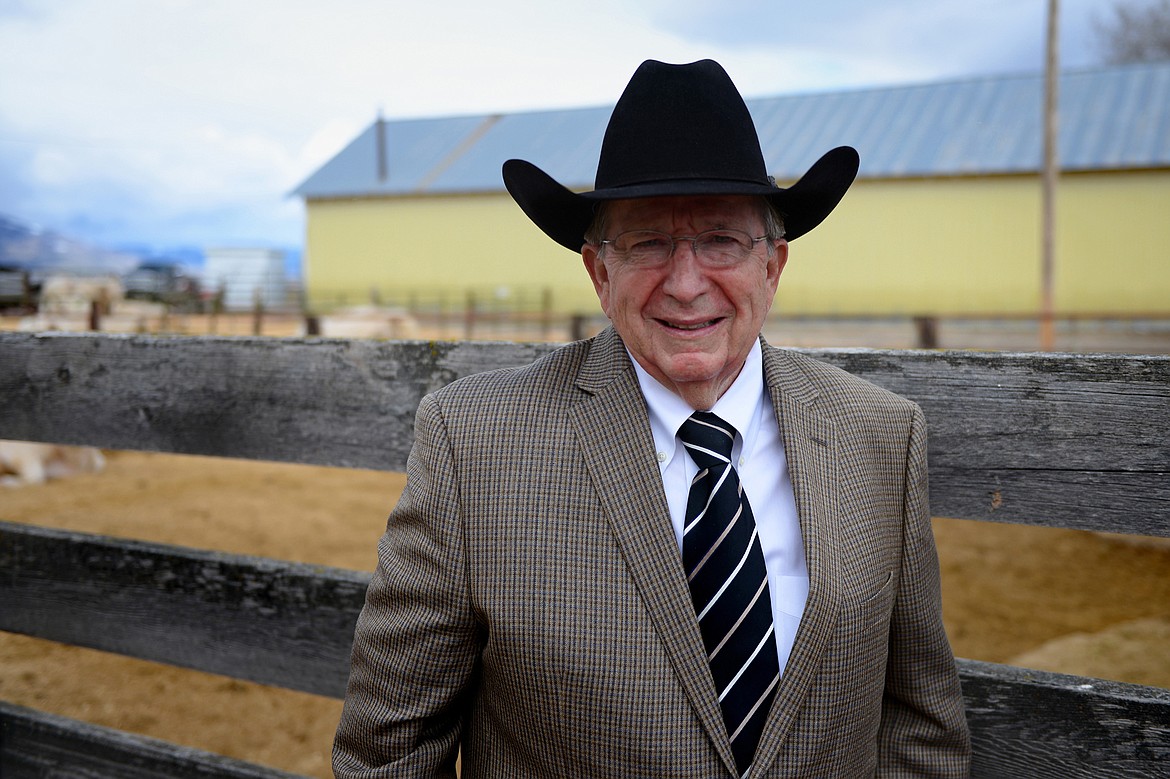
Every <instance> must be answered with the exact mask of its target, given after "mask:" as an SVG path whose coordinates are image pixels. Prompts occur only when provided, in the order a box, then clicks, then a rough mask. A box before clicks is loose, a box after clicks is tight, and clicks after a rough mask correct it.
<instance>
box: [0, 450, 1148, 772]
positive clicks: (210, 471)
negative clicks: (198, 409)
mask: <svg viewBox="0 0 1170 779" xmlns="http://www.w3.org/2000/svg"><path fill="white" fill-rule="evenodd" d="M402 478H403V477H402V476H401V475H399V474H393V473H375V472H369V471H345V470H338V469H330V468H318V467H309V466H299V465H281V464H273V463H258V462H246V461H235V460H219V459H212V458H200V457H179V456H173V455H158V454H146V453H125V452H116V453H108V464H107V468H106V470H105V472H104V473H101V474H97V475H85V476H78V477H74V478H71V479H67V480H61V481H55V482H50V483H48V484H46V485H42V486H36V487H22V488H10V489H4V490H2V491H0V517H2V518H3V519H6V520H11V521H17V522H28V523H34V524H42V525H47V526H52V527H60V528H69V529H74V530H81V531H86V532H91V533H104V534H109V535H116V536H126V537H132V538H140V539H146V540H150V541H157V542H162V543H171V544H183V545H188V546H195V547H202V548H207V549H217V550H223V551H228V552H238V553H247V554H259V555H265V556H269V557H276V558H283V559H290V560H300V561H304V562H311V563H320V564H325V565H332V566H339V567H346V568H354V569H359V570H368V569H369V568H371V567H372V565H373V560H374V544H375V542H376V540H377V537H378V535H379V534H380V533H381V531H382V527H383V524H384V521H385V516H386V513H387V512H388V510H389V509H390V507H391V505H392V503H393V502H394V500H395V499H396V497H397V494H398V492H399V490H400V489H401V486H402ZM936 533H937V537H938V541H939V546H940V555H941V563H942V569H943V583H944V599H945V609H946V621H947V628H948V630H949V632H950V635H951V638H952V641H953V643H954V646H955V650H956V653H957V654H958V655H960V656H963V657H971V658H977V659H981V660H989V661H993V662H1011V663H1015V664H1021V665H1026V666H1028V667H1035V668H1044V669H1048V670H1054V671H1062V672H1067V673H1075V674H1083V675H1089V676H1098V677H1103V678H1110V679H1118V680H1123V681H1131V682H1138V683H1143V684H1153V685H1158V686H1162V687H1170V653H1168V652H1167V651H1166V647H1167V646H1170V576H1167V572H1168V571H1170V545H1168V544H1167V543H1166V542H1156V541H1152V540H1141V539H1138V540H1132V539H1126V538H1114V537H1105V536H1101V535H1096V534H1091V533H1081V532H1073V531H1061V530H1049V529H1043V528H1029V527H1017V526H1009V525H995V524H983V523H975V522H967V521H957V520H938V521H937V523H936ZM0 698H2V699H5V700H8V701H12V702H15V703H19V704H22V705H26V706H31V707H34V708H38V709H42V710H45V711H51V712H55V713H59V714H63V715H66V716H70V717H76V718H80V719H86V720H89V721H92V722H96V723H99V724H102V725H107V726H110V727H115V728H120V729H123V730H129V731H134V732H138V733H144V734H147V735H150V736H154V737H157V738H163V739H167V740H169V741H174V742H179V743H183V744H187V745H190V746H194V747H198V748H201V749H206V750H209V751H212V752H218V753H221V754H227V755H231V756H234V757H238V758H242V759H245V760H249V761H252V762H257V763H263V764H268V765H273V766H277V767H280V768H283V769H285V770H289V771H294V772H297V773H302V774H306V775H309V776H315V777H328V776H330V771H329V767H328V766H329V761H328V754H329V746H330V741H331V739H332V735H333V729H334V727H335V726H336V723H337V719H338V716H339V713H340V708H341V704H340V702H339V701H334V700H330V699H325V698H320V697H316V696H312V695H305V694H301V693H293V692H288V691H284V690H277V689H272V688H267V687H263V686H260V685H255V684H248V683H243V682H238V681H235V680H232V679H228V678H225V677H219V676H213V675H207V674H200V673H195V672H191V671H185V670H180V669H174V668H170V667H166V666H160V665H156V664H152V663H147V662H142V661H136V660H130V659H125V658H121V657H117V656H113V655H107V654H104V653H100V652H95V651H90V650H83V649H77V648H73V647H67V646H61V645H57V644H52V643H49V642H44V641H38V640H34V639H29V638H25V637H23V636H15V635H10V634H2V633H0Z"/></svg>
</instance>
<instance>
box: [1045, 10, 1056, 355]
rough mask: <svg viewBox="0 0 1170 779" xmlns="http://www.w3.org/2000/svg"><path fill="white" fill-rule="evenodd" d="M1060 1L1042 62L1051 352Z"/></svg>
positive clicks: (1048, 343)
mask: <svg viewBox="0 0 1170 779" xmlns="http://www.w3.org/2000/svg"><path fill="white" fill-rule="evenodd" d="M1059 16H1060V0H1048V41H1047V45H1046V47H1045V49H1046V51H1045V65H1044V172H1043V183H1042V186H1041V210H1042V213H1043V217H1042V229H1043V238H1042V239H1041V258H1040V349H1041V351H1045V352H1050V351H1052V349H1053V346H1054V344H1055V335H1054V332H1053V323H1052V317H1053V309H1054V307H1055V306H1054V302H1055V301H1054V297H1055V295H1054V291H1053V287H1054V282H1055V276H1056V185H1057V179H1058V177H1059V176H1060V162H1059V157H1058V150H1057V138H1058V132H1059V125H1060V109H1059V104H1060V96H1059V89H1060V52H1059V49H1060V37H1059V30H1060V22H1059Z"/></svg>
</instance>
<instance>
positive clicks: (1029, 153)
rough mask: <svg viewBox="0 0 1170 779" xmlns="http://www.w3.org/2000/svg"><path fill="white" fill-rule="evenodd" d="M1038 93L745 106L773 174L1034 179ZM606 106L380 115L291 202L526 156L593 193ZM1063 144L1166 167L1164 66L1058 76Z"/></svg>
mask: <svg viewBox="0 0 1170 779" xmlns="http://www.w3.org/2000/svg"><path fill="white" fill-rule="evenodd" d="M1043 96H1044V83H1043V77H1042V76H1039V75H1028V76H989V77H983V78H973V79H969V80H963V81H951V82H944V83H936V84H916V85H909V86H897V87H886V88H880V89H865V90H856V91H845V92H826V93H818V94H803V95H788V96H780V97H770V98H756V99H752V100H748V101H747V102H748V107H749V109H750V110H751V113H752V116H753V118H754V120H755V122H756V129H757V131H758V132H759V136H760V143H761V146H762V147H763V149H764V158H765V161H766V162H767V165H768V170H769V172H770V173H772V174H773V175H774V176H775V177H776V178H777V179H779V180H781V181H792V180H794V179H796V178H798V177H799V176H800V175H801V174H802V173H803V172H804V171H805V170H807V169H808V167H809V166H810V165H811V164H812V163H813V162H814V161H815V160H816V159H817V158H818V157H819V156H820V155H821V154H823V153H824V152H825V151H827V150H829V149H830V148H832V147H834V146H839V145H842V144H847V145H850V146H853V147H855V148H856V149H857V150H858V152H860V154H861V170H860V172H859V176H860V177H862V178H902V177H933V176H968V175H995V174H1011V173H1029V172H1035V171H1037V170H1039V168H1040V165H1041V158H1042V153H1043V151H1042V150H1043V115H1042V107H1043ZM611 110H612V106H602V107H597V108H583V109H572V110H559V111H538V112H529V113H519V114H504V115H482V116H462V117H450V118H438V119H414V120H408V121H385V122H382V121H381V120H379V121H378V122H375V123H374V124H373V125H371V126H370V127H368V128H367V129H366V130H365V131H364V132H362V133H361V134H360V135H359V136H358V137H357V138H355V139H354V140H353V141H352V142H351V143H350V144H349V145H348V146H346V147H345V149H343V150H342V151H341V152H339V153H338V154H337V155H336V156H335V157H334V158H333V159H331V160H330V161H329V162H327V163H326V164H325V165H323V166H322V167H321V168H320V169H319V170H317V171H316V172H315V173H313V174H312V175H311V176H310V177H309V178H308V179H306V180H305V181H304V183H302V184H301V185H300V186H299V187H298V188H297V189H296V190H295V192H294V194H297V195H300V196H302V197H305V198H309V199H312V198H334V197H352V196H359V197H360V196H372V195H415V194H443V193H455V192H492V191H498V190H501V189H502V188H503V183H502V181H501V179H500V165H501V164H502V163H503V162H504V160H506V159H509V158H511V157H520V158H522V159H526V160H530V161H531V162H533V163H535V164H537V165H539V166H540V167H542V168H544V169H545V170H546V171H548V173H549V174H550V175H552V176H553V178H555V179H557V180H558V181H560V182H561V183H563V184H565V186H568V187H570V188H574V189H589V188H591V187H592V185H593V175H594V172H595V171H596V168H597V157H598V154H599V153H600V149H601V139H602V135H603V134H604V133H605V126H606V123H607V122H608V121H609V115H610V111H611ZM379 127H381V128H382V129H381V132H383V133H384V136H383V138H384V140H383V142H382V143H381V144H379V141H378V134H379V132H380V130H379ZM379 146H381V147H382V149H383V150H384V151H383V152H381V154H382V157H383V162H382V163H381V164H380V163H379V155H380V152H379ZM1059 147H1060V161H1061V166H1062V167H1063V169H1064V170H1072V171H1084V170H1109V169H1129V168H1166V167H1170V63H1153V64H1142V65H1129V66H1122V67H1113V68H1105V69H1099V70H1091V71H1080V72H1070V73H1065V74H1064V75H1062V77H1061V84H1060V141H1059ZM380 170H384V173H385V175H384V177H382V176H380Z"/></svg>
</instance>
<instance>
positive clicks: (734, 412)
mask: <svg viewBox="0 0 1170 779" xmlns="http://www.w3.org/2000/svg"><path fill="white" fill-rule="evenodd" d="M630 362H632V363H633V365H634V371H635V372H636V373H637V376H638V384H639V386H640V387H641V388H642V395H643V397H645V398H646V405H647V407H648V408H649V411H650V432H651V433H652V434H653V436H654V447H655V449H657V450H658V451H659V452H664V453H665V454H666V455H667V457H668V458H669V457H671V456H673V452H674V447H675V441H676V439H675V436H676V435H677V434H678V429H679V427H680V426H681V425H682V423H683V422H685V421H686V419H687V417H689V416H690V415H691V414H693V413H694V412H695V410H694V409H693V408H691V407H690V405H689V404H688V403H687V402H686V401H685V400H683V399H682V398H680V397H679V396H678V395H676V394H674V393H673V392H671V391H670V390H669V389H667V388H666V387H664V386H662V384H660V383H659V382H658V380H657V379H655V378H654V377H653V376H651V375H650V374H649V373H647V372H646V370H645V369H644V368H643V367H642V366H641V365H639V364H638V361H637V360H635V359H634V357H633V355H630ZM763 399H764V363H763V358H762V356H761V349H760V342H759V339H757V340H756V341H755V342H754V343H753V344H752V348H751V351H750V352H748V356H747V359H746V360H745V361H744V364H743V369H742V370H740V372H739V375H738V376H736V378H735V381H734V382H732V384H731V386H730V387H728V388H727V391H726V392H724V393H723V395H722V396H721V397H720V398H719V400H717V401H715V406H714V407H713V408H712V409H711V413H713V414H715V415H717V416H719V417H720V418H722V419H723V420H725V421H726V422H727V423H728V424H730V425H732V426H733V427H734V428H735V429H736V430H737V431H738V432H739V434H740V437H745V436H746V435H747V432H748V430H749V428H751V427H752V422H753V420H755V419H757V414H758V412H759V407H760V403H761V402H762V401H763Z"/></svg>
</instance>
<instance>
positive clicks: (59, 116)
mask: <svg viewBox="0 0 1170 779" xmlns="http://www.w3.org/2000/svg"><path fill="white" fill-rule="evenodd" d="M1110 2H1111V0H1062V1H1061V3H1060V14H1059V19H1060V23H1061V35H1060V46H1059V49H1060V57H1061V64H1062V67H1064V68H1065V69H1083V68H1086V67H1095V66H1097V65H1099V64H1100V62H1101V51H1100V47H1099V45H1098V44H1097V37H1096V35H1095V34H1094V33H1095V27H1094V20H1095V18H1104V14H1105V11H1107V10H1108V7H1109V5H1110ZM1138 2H1141V0H1138ZM1047 5H1048V1H1047V0H882V1H881V2H876V1H875V0H818V2H815V3H803V2H800V3H798V2H793V1H791V0H789V1H787V2H786V1H785V0H590V2H588V3H581V2H557V1H556V0H546V1H545V2H538V1H537V0H494V1H493V2H491V3H485V2H483V0H430V1H429V2H424V1H422V0H410V2H401V1H400V0H383V1H381V2H373V1H372V0H371V1H367V2H362V1H361V0H316V1H310V0H0V214H5V215H7V216H10V217H13V218H16V219H18V220H21V221H24V222H28V223H31V224H34V225H36V226H39V227H42V228H45V229H53V230H57V231H60V232H64V233H66V234H68V235H70V236H73V237H76V238H80V239H83V240H88V241H92V242H95V243H97V244H99V245H104V246H109V247H114V246H119V245H125V244H137V245H148V246H155V247H160V248H162V247H167V246H175V245H188V246H202V247H209V246H281V247H298V246H300V245H301V244H302V243H303V237H304V204H303V203H302V202H301V201H300V200H299V199H298V198H296V197H292V196H290V193H291V191H292V190H293V189H295V188H296V186H297V185H298V184H300V183H301V182H302V181H303V180H304V179H306V178H307V177H308V176H309V175H310V174H311V173H313V171H315V170H316V169H317V168H318V167H320V166H321V165H322V164H324V163H325V162H326V161H327V160H328V159H329V158H331V157H332V156H333V155H334V154H336V153H337V152H338V151H340V150H341V149H342V148H343V147H344V146H345V145H346V144H347V143H348V142H349V141H351V140H352V139H353V138H354V137H355V136H356V135H357V134H358V133H359V132H360V131H361V130H362V129H363V128H365V127H366V126H368V125H369V124H370V123H371V122H373V121H374V119H375V118H376V117H377V116H378V114H379V113H381V114H382V115H383V116H385V117H386V118H387V119H397V118H416V117H433V116H450V115H460V114H478V113H497V112H505V113H506V112H515V111H530V110H543V109H552V108H569V107H584V106H597V105H610V104H612V103H613V102H615V101H616V100H617V98H618V96H619V95H620V94H621V91H622V89H623V88H624V87H625V85H626V82H627V81H628V80H629V77H630V75H631V74H632V73H633V72H634V69H635V68H636V67H637V66H638V64H639V63H640V62H641V61H642V60H644V59H651V58H652V59H658V60H663V61H666V62H690V61H693V60H697V59H702V58H706V57H710V58H713V59H716V60H718V61H719V62H720V63H721V64H723V66H724V67H725V68H726V69H727V71H728V72H729V73H730V75H731V77H732V79H733V80H734V81H735V82H736V84H737V85H738V87H739V88H740V91H741V92H742V93H743V94H744V95H745V97H761V96H771V95H782V94H791V93H797V92H810V91H830V90H840V89H850V88H858V87H867V86H886V85H892V84H903V83H915V82H924V81H938V80H952V79H960V78H965V77H970V76H976V75H984V74H989V73H1039V72H1042V70H1043V66H1044V39H1045V19H1046V10H1047Z"/></svg>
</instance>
